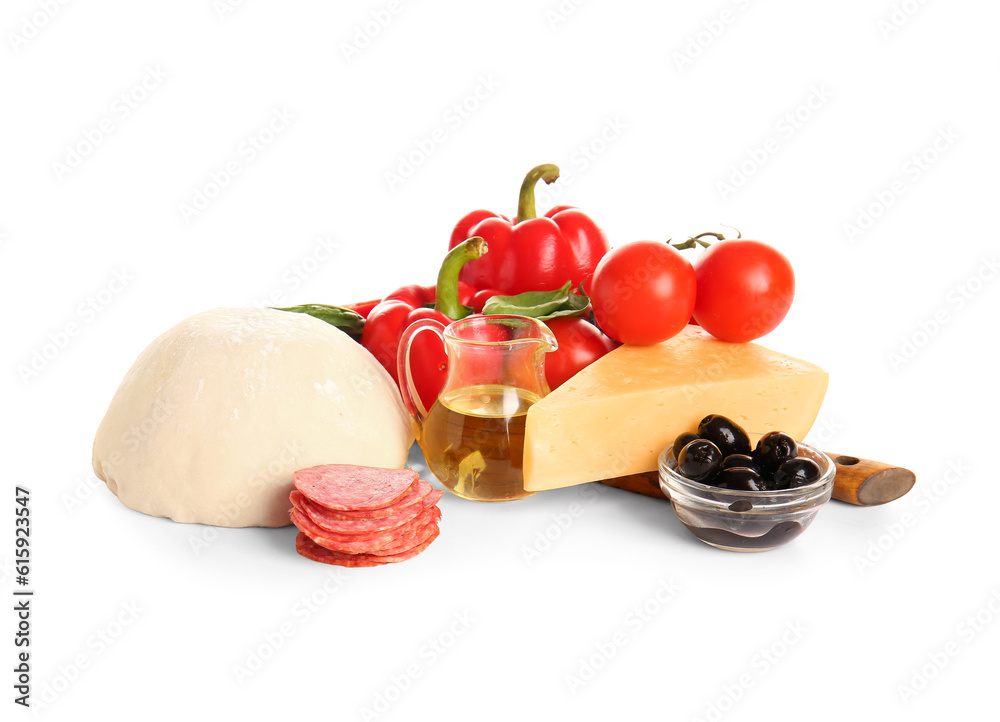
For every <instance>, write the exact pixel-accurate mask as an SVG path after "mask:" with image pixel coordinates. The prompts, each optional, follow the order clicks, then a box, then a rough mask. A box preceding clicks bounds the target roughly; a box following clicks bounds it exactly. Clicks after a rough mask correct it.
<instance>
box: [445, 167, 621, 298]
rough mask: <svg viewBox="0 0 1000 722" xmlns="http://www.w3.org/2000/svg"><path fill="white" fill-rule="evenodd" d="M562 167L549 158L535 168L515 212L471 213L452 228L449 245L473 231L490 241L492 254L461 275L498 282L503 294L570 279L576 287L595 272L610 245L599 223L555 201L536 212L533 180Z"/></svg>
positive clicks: (549, 178)
mask: <svg viewBox="0 0 1000 722" xmlns="http://www.w3.org/2000/svg"><path fill="white" fill-rule="evenodd" d="M558 177H559V168H557V167H556V166H554V165H552V164H551V163H549V164H546V165H540V166H537V167H536V168H532V169H531V170H530V171H529V172H528V175H526V176H525V177H524V182H523V183H522V184H521V194H520V197H519V199H518V206H517V218H515V219H514V220H513V221H511V220H510V219H509V218H507V217H506V216H502V215H500V214H498V213H493V212H491V211H485V210H478V211H472V212H471V213H469V214H467V215H466V216H465V217H464V218H462V220H460V221H459V222H458V224H457V225H456V226H455V229H454V230H453V231H452V234H451V240H450V242H449V244H448V247H449V248H454V247H455V246H457V245H458V244H459V243H461V242H462V241H464V240H465V239H466V238H469V237H470V236H480V237H482V238H483V239H485V241H486V242H487V243H488V244H489V246H490V254H489V255H488V256H487V257H486V258H484V259H481V260H477V261H471V262H470V263H468V264H467V265H466V266H465V267H464V268H463V269H462V273H461V279H462V280H463V281H466V282H468V283H471V284H472V285H473V286H476V287H477V288H486V287H490V288H498V289H501V290H502V291H503V292H504V294H505V295H514V294H518V293H523V292H524V291H551V290H552V289H554V288H559V287H561V286H562V285H563V284H564V283H566V281H570V282H571V283H572V287H573V288H578V287H579V286H580V284H581V283H582V282H583V281H584V280H585V279H587V278H588V277H589V276H590V275H591V274H592V273H593V272H594V267H595V266H597V262H598V261H599V260H601V257H602V256H603V255H604V254H605V253H607V252H608V250H609V248H610V245H609V243H608V238H607V236H605V235H604V231H602V230H601V229H600V228H599V227H598V226H597V224H596V223H594V222H593V221H592V220H591V219H590V218H589V217H587V216H586V215H585V214H584V213H583V212H582V211H580V210H578V209H576V208H572V207H569V206H556V207H554V208H552V209H551V210H549V212H548V213H546V214H545V216H544V217H542V218H536V217H535V184H536V183H538V181H539V180H544V181H545V182H546V183H552V182H553V181H554V180H556V178H558Z"/></svg>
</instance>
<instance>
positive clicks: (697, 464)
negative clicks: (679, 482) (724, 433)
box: [677, 439, 722, 481]
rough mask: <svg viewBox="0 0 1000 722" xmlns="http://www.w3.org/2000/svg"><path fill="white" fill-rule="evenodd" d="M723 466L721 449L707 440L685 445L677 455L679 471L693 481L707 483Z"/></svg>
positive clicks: (698, 440)
mask: <svg viewBox="0 0 1000 722" xmlns="http://www.w3.org/2000/svg"><path fill="white" fill-rule="evenodd" d="M721 465H722V452H721V451H719V447H717V446H716V445H715V444H713V443H712V442H711V441H706V440H705V439H695V440H694V441H690V442H688V443H687V444H685V445H684V447H683V448H682V449H681V451H680V453H679V454H678V455H677V471H679V472H680V473H681V474H683V475H684V476H686V477H687V478H689V479H691V480H693V481H705V480H706V479H708V478H710V477H711V476H713V475H714V474H715V472H716V471H718V470H719V467H720V466H721Z"/></svg>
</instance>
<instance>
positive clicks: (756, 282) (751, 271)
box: [694, 240, 795, 343]
mask: <svg viewBox="0 0 1000 722" xmlns="http://www.w3.org/2000/svg"><path fill="white" fill-rule="evenodd" d="M694 270H695V275H696V276H697V278H698V298H697V303H695V307H694V318H695V320H696V321H697V322H698V323H699V324H700V325H701V327H702V328H703V329H705V330H706V331H708V332H709V333H710V334H712V335H713V336H715V337H716V338H718V339H721V340H723V341H731V342H733V343H744V342H746V341H753V340H754V339H755V338H760V337H761V336H763V335H764V334H767V333H770V332H771V331H773V330H774V329H775V327H776V326H777V325H778V324H779V323H781V321H782V319H784V318H785V314H787V313H788V309H789V308H790V307H791V305H792V298H793V297H794V296H795V274H794V273H793V272H792V264H791V263H789V262H788V259H787V258H785V256H784V255H782V254H781V253H780V252H778V251H776V250H775V249H774V248H772V247H771V246H769V245H767V244H766V243H761V242H760V241H747V240H732V241H720V242H719V243H715V244H713V245H712V246H711V247H710V248H709V249H708V250H707V251H705V252H704V253H703V254H702V255H701V256H700V257H698V259H697V260H695V262H694Z"/></svg>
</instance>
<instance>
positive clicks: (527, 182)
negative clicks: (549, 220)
mask: <svg viewBox="0 0 1000 722" xmlns="http://www.w3.org/2000/svg"><path fill="white" fill-rule="evenodd" d="M558 177H559V167H558V166H556V165H553V164H552V163H546V164H544V165H538V166H535V167H534V168H532V169H531V170H529V171H528V175H526V176H524V182H523V183H521V194H520V195H519V196H518V197H517V222H518V223H520V222H521V221H526V220H528V219H530V218H537V216H536V215H535V185H536V184H537V183H538V181H539V180H543V181H545V182H546V183H552V182H553V181H555V179H556V178H558Z"/></svg>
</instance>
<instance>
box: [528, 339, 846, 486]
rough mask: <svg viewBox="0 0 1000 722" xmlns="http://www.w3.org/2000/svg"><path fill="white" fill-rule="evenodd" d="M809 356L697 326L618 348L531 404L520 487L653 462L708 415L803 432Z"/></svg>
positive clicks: (617, 472)
mask: <svg viewBox="0 0 1000 722" xmlns="http://www.w3.org/2000/svg"><path fill="white" fill-rule="evenodd" d="M828 380H829V377H828V375H827V373H826V372H825V371H824V370H823V369H821V368H820V367H819V366H816V365H815V364H812V363H809V362H808V361H801V360H799V359H796V358H792V357H791V356H786V355H784V354H781V353H778V352H776V351H771V350H770V349H767V348H764V347H763V346H758V345H757V344H753V343H745V344H735V343H726V342H724V341H718V340H716V339H714V338H713V337H712V336H710V335H708V334H707V333H705V332H704V331H702V330H701V329H700V328H698V327H697V326H688V327H687V328H686V329H685V330H684V331H682V332H681V333H680V334H679V335H677V336H675V337H674V338H672V339H670V340H669V341H664V342H663V343H660V344H655V345H652V346H620V347H619V348H617V349H615V350H614V351H612V352H611V353H609V354H606V355H605V356H603V357H602V358H600V359H598V360H597V361H595V362H594V363H593V364H591V365H590V366H587V367H586V368H584V369H583V370H582V371H580V373H578V374H577V375H576V376H574V377H573V378H571V379H569V380H568V381H567V382H565V383H564V384H563V385H562V386H560V387H559V388H558V389H556V390H555V391H553V392H552V393H551V394H549V395H548V396H546V397H545V398H543V399H542V400H540V401H539V402H538V403H536V404H534V405H533V406H532V407H531V408H530V409H529V410H528V418H527V425H526V429H525V443H524V467H523V469H524V488H525V489H526V490H527V491H543V490H545V489H558V488H560V487H564V486H572V485H574V484H583V483H586V482H589V481H601V480H603V479H612V478H614V477H618V476H625V475H627V474H638V473H642V472H646V471H653V470H655V469H656V465H657V457H658V456H659V454H660V452H661V451H663V449H665V448H666V447H667V446H669V445H670V444H672V443H673V441H674V439H675V438H676V437H677V435H678V434H680V433H681V432H682V431H694V430H696V429H697V427H698V422H699V421H701V419H702V418H704V417H705V416H707V415H708V414H722V415H723V416H728V417H729V418H731V419H732V420H734V421H735V422H737V423H738V424H740V425H741V426H742V427H743V428H744V429H746V431H747V432H748V433H749V434H750V437H751V443H756V440H757V439H758V438H760V437H761V436H762V435H764V434H766V433H767V432H769V431H784V432H785V433H788V434H790V435H791V436H793V437H794V438H796V439H802V438H803V437H804V436H805V435H806V434H807V433H808V432H809V429H810V428H811V427H812V425H813V422H814V421H815V420H816V415H817V414H818V413H819V409H820V406H821V405H822V403H823V397H824V396H825V395H826V388H827V383H828Z"/></svg>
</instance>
